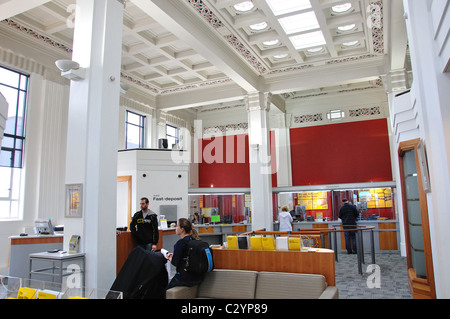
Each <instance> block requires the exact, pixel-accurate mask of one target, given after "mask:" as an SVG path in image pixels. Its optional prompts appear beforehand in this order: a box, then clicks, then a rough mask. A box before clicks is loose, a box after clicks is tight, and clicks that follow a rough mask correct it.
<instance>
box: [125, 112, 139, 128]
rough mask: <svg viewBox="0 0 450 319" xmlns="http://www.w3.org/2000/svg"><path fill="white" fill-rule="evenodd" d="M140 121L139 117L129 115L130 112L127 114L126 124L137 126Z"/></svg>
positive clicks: (132, 114)
mask: <svg viewBox="0 0 450 319" xmlns="http://www.w3.org/2000/svg"><path fill="white" fill-rule="evenodd" d="M140 121H141V116H139V115H137V114H134V113H131V112H127V122H128V123H132V124H135V125H139V124H140V123H141V122H140Z"/></svg>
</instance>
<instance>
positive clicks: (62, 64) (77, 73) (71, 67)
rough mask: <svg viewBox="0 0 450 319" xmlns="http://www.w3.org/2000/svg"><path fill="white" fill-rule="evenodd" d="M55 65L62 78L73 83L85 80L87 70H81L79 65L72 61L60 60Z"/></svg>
mask: <svg viewBox="0 0 450 319" xmlns="http://www.w3.org/2000/svg"><path fill="white" fill-rule="evenodd" d="M55 64H56V66H57V67H58V69H59V70H60V71H61V76H62V77H64V78H66V79H69V80H72V81H82V80H84V79H85V75H86V69H84V68H81V67H80V64H79V63H77V62H75V61H72V60H58V61H56V62H55Z"/></svg>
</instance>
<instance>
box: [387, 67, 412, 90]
mask: <svg viewBox="0 0 450 319" xmlns="http://www.w3.org/2000/svg"><path fill="white" fill-rule="evenodd" d="M381 79H382V81H383V84H384V89H385V91H386V93H393V92H401V91H405V90H407V89H409V88H411V74H410V72H408V71H407V70H406V69H398V70H391V71H389V73H388V74H386V75H384V76H382V77H381Z"/></svg>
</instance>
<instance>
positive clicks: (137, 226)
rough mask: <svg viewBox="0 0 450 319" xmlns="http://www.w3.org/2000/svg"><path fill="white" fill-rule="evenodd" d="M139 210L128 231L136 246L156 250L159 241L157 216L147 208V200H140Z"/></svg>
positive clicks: (144, 198) (143, 198) (145, 198)
mask: <svg viewBox="0 0 450 319" xmlns="http://www.w3.org/2000/svg"><path fill="white" fill-rule="evenodd" d="M140 205H141V210H140V211H138V212H136V213H135V214H134V216H133V219H132V221H131V223H130V230H131V233H132V234H133V237H134V239H135V240H136V242H137V244H138V245H141V246H144V247H145V248H147V249H150V250H151V249H156V245H157V244H158V240H159V232H158V216H157V215H156V213H154V212H153V211H151V210H150V209H149V208H148V198H147V197H142V198H141V203H140Z"/></svg>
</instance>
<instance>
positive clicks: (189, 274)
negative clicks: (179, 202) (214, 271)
mask: <svg viewBox="0 0 450 319" xmlns="http://www.w3.org/2000/svg"><path fill="white" fill-rule="evenodd" d="M176 234H177V235H178V236H180V237H181V238H180V239H179V240H178V241H177V242H176V243H175V246H174V249H173V253H168V254H167V255H166V258H167V259H168V260H169V261H170V262H171V263H172V265H174V266H175V267H176V271H177V272H176V274H175V276H173V278H172V280H171V281H170V282H169V284H168V285H167V288H166V290H167V289H170V288H173V287H176V286H187V287H192V286H195V285H198V284H199V283H200V282H202V280H203V278H204V276H205V273H206V272H207V270H206V271H196V270H194V269H190V267H189V266H188V264H187V263H189V259H190V258H191V256H190V255H191V254H192V250H193V249H195V248H192V247H195V246H199V245H196V244H202V243H203V244H206V243H204V242H202V241H201V240H200V238H199V236H198V233H197V231H196V230H195V229H194V227H193V226H192V223H191V222H190V221H189V220H188V219H187V218H180V219H179V220H178V223H177V227H176ZM194 241H198V242H194ZM206 245H207V244H206ZM207 247H209V246H208V245H207ZM191 260H192V258H191ZM196 264H197V262H196Z"/></svg>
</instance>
